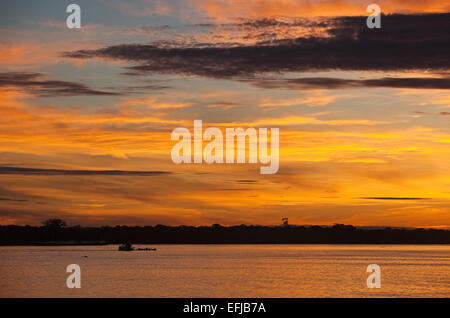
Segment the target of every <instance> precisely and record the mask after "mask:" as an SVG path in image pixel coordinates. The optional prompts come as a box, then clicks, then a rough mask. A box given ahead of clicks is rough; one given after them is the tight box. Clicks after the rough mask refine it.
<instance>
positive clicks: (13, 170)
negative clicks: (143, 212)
mask: <svg viewBox="0 0 450 318" xmlns="http://www.w3.org/2000/svg"><path fill="white" fill-rule="evenodd" d="M0 174H20V175H43V176H57V175H79V176H92V175H108V176H157V175H164V174H171V172H168V171H129V170H66V169H35V168H22V167H5V166H0Z"/></svg>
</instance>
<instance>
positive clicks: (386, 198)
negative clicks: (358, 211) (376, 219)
mask: <svg viewBox="0 0 450 318" xmlns="http://www.w3.org/2000/svg"><path fill="white" fill-rule="evenodd" d="M360 199H365V200H406V201H409V200H429V199H430V198H408V197H406V198H405V197H404V198H398V197H363V198H360Z"/></svg>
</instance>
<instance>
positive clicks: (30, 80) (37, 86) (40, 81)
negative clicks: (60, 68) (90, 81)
mask: <svg viewBox="0 0 450 318" xmlns="http://www.w3.org/2000/svg"><path fill="white" fill-rule="evenodd" d="M5 86H16V87H18V88H20V89H24V90H26V91H28V92H31V93H33V94H36V95H40V96H46V97H51V96H76V95H120V94H119V93H115V92H106V91H99V90H95V89H91V88H89V87H88V86H86V85H84V84H80V83H76V82H66V81H58V80H47V79H45V76H44V74H41V73H32V72H7V73H0V87H5Z"/></svg>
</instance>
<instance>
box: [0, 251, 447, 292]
mask: <svg viewBox="0 0 450 318" xmlns="http://www.w3.org/2000/svg"><path fill="white" fill-rule="evenodd" d="M155 247H157V248H158V250H157V251H156V252H147V251H136V252H119V251H116V249H117V246H112V245H111V246H92V247H0V297H398V296H401V297H450V246H448V245H446V246H443V245H440V246H423V245H414V246H400V245H394V246H382V245H377V246H372V245H357V246H354V245H339V246H335V245H256V246H255V245H155ZM83 256H88V257H87V258H85V257H83ZM372 263H375V264H378V265H380V266H381V288H380V289H368V288H367V287H366V279H367V277H368V275H369V274H367V273H366V267H367V265H369V264H372ZM69 264H78V265H80V267H81V289H68V288H67V287H66V278H67V276H68V275H69V274H68V273H66V266H67V265H69Z"/></svg>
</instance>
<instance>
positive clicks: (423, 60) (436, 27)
mask: <svg viewBox="0 0 450 318" xmlns="http://www.w3.org/2000/svg"><path fill="white" fill-rule="evenodd" d="M365 19H366V17H336V18H331V20H329V21H325V22H322V23H323V24H324V25H325V26H326V28H327V31H326V35H325V36H322V37H317V36H311V37H298V38H294V39H293V38H289V39H278V40H274V41H264V42H258V43H256V44H251V45H246V44H242V43H241V44H236V43H228V44H224V43H213V42H212V43H206V44H198V45H192V44H189V45H186V44H183V43H179V44H177V45H173V44H171V45H167V43H161V42H154V43H151V44H121V45H113V46H109V47H105V48H101V49H97V50H78V51H73V52H65V53H63V56H65V57H69V58H74V59H92V58H97V57H99V58H106V59H112V60H123V61H129V62H131V63H134V64H135V65H132V66H129V67H127V69H128V73H129V74H133V73H134V74H183V75H194V76H203V77H210V78H218V79H234V80H251V79H255V78H257V77H258V78H261V76H263V75H267V74H269V73H278V74H288V73H292V72H308V71H330V70H340V71H354V70H356V71H365V70H378V71H411V70H423V71H430V70H434V71H442V70H446V69H449V68H450V53H449V50H448V41H446V39H449V34H450V13H445V14H424V15H399V14H395V15H388V16H383V27H382V29H372V30H371V29H368V28H367V27H366V25H365ZM252 23H253V24H255V23H256V22H252ZM273 23H275V22H273V21H272V22H271V23H266V24H267V25H273ZM279 23H281V22H279ZM263 25H264V24H261V23H260V24H258V27H259V28H261V27H262V26H263ZM302 84H303V85H304V86H320V87H322V86H324V85H331V87H343V86H345V87H348V86H350V87H351V86H353V87H355V86H356V87H361V86H363V87H364V86H369V87H401V88H403V87H410V88H448V87H449V80H448V78H411V79H397V78H383V79H369V80H364V81H352V80H344V79H324V78H320V79H314V80H309V82H308V80H303V83H302Z"/></svg>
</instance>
